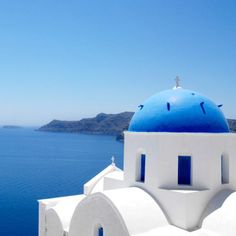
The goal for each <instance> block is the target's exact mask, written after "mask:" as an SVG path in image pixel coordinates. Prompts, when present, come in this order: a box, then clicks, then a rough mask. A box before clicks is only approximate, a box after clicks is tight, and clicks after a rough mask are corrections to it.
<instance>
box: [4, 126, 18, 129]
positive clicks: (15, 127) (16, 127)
mask: <svg viewBox="0 0 236 236" xmlns="http://www.w3.org/2000/svg"><path fill="white" fill-rule="evenodd" d="M2 128H3V129H20V128H22V127H21V126H18V125H4V126H2Z"/></svg>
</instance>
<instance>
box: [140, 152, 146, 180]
mask: <svg viewBox="0 0 236 236" xmlns="http://www.w3.org/2000/svg"><path fill="white" fill-rule="evenodd" d="M140 162H141V166H140V182H144V181H145V165H146V155H145V154H142V155H141V157H140Z"/></svg>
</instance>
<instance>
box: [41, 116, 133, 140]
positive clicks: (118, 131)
mask: <svg viewBox="0 0 236 236" xmlns="http://www.w3.org/2000/svg"><path fill="white" fill-rule="evenodd" d="M133 114H134V112H122V113H119V114H105V113H99V114H98V115H97V116H96V117H94V118H85V119H82V120H79V121H61V120H53V121H51V122H50V123H48V124H46V125H44V126H42V127H41V128H39V129H38V130H39V131H48V132H68V133H85V134H105V135H114V136H116V137H117V139H119V140H120V139H123V135H122V133H123V131H124V130H127V129H128V125H129V122H130V120H131V118H132V116H133Z"/></svg>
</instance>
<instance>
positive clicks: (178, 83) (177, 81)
mask: <svg viewBox="0 0 236 236" xmlns="http://www.w3.org/2000/svg"><path fill="white" fill-rule="evenodd" d="M178 88H181V87H180V78H179V76H176V78H175V87H174V88H173V89H178Z"/></svg>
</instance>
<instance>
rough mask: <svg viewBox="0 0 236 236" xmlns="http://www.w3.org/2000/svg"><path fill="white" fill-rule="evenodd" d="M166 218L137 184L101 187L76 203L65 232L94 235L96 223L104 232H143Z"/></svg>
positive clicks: (119, 234) (164, 222) (123, 235)
mask: <svg viewBox="0 0 236 236" xmlns="http://www.w3.org/2000/svg"><path fill="white" fill-rule="evenodd" d="M167 224H168V222H167V220H166V218H165V216H164V214H163V212H162V210H161V209H160V207H159V206H158V205H157V203H156V202H155V201H154V200H153V199H152V198H151V197H150V195H149V194H147V193H146V192H145V191H143V190H141V189H139V188H124V189H117V190H109V191H104V192H103V193H95V194H92V195H90V196H88V197H87V198H86V199H85V200H83V201H82V202H81V203H79V204H78V206H77V208H76V210H75V213H74V215H73V217H72V221H71V225H70V231H69V236H77V235H79V233H80V234H81V235H83V236H91V235H94V236H97V235H96V234H94V230H96V228H97V227H96V226H97V225H100V226H102V227H103V229H104V235H108V236H109V235H112V236H126V235H127V236H128V235H130V236H131V235H135V234H137V233H142V232H147V231H149V230H152V229H154V228H157V227H162V226H164V225H167Z"/></svg>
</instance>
